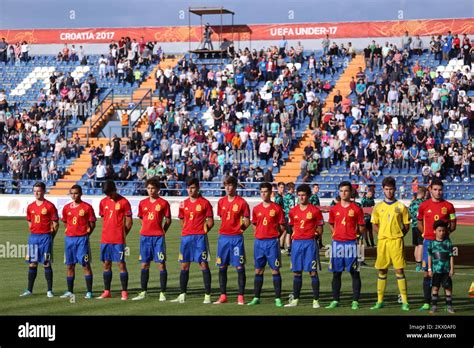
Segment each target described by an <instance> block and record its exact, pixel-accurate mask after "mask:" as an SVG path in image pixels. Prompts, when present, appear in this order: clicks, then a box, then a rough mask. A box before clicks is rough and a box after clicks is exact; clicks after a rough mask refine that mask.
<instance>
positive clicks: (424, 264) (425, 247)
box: [421, 239, 433, 272]
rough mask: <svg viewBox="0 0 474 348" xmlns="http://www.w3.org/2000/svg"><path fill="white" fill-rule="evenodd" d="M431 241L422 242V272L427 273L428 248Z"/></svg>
mask: <svg viewBox="0 0 474 348" xmlns="http://www.w3.org/2000/svg"><path fill="white" fill-rule="evenodd" d="M432 242H433V241H432V240H428V239H425V240H423V260H422V264H421V267H422V269H423V271H425V272H428V248H429V247H430V246H431V243H432Z"/></svg>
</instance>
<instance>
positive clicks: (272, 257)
mask: <svg viewBox="0 0 474 348" xmlns="http://www.w3.org/2000/svg"><path fill="white" fill-rule="evenodd" d="M253 258H254V264H255V269H263V268H264V267H265V265H266V264H267V262H268V265H269V266H270V268H271V269H273V270H279V269H280V267H281V254H280V243H279V241H278V238H271V239H255V242H254V245H253Z"/></svg>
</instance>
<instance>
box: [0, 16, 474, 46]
mask: <svg viewBox="0 0 474 348" xmlns="http://www.w3.org/2000/svg"><path fill="white" fill-rule="evenodd" d="M249 27H250V29H251V30H252V33H251V34H250V33H240V34H234V39H235V40H237V38H238V37H240V39H241V40H248V39H249V38H250V37H251V39H252V40H279V39H280V38H281V36H283V35H284V36H285V37H286V39H288V40H292V39H293V40H298V39H321V38H324V37H325V36H326V34H328V35H329V37H330V38H348V39H349V38H365V37H398V36H402V35H403V34H404V32H405V31H408V32H409V33H410V35H420V36H429V35H446V34H447V32H448V31H451V32H453V33H458V34H468V35H470V34H474V18H468V19H432V20H431V19H427V20H424V19H420V20H409V21H382V22H350V23H301V24H259V25H249ZM238 35H239V36H238ZM127 36H128V37H130V38H136V39H139V38H140V37H141V36H143V37H144V38H145V40H146V41H158V42H188V41H191V42H199V41H200V40H201V37H202V35H201V28H200V27H199V26H192V27H191V29H190V30H189V28H188V27H186V26H185V27H143V28H94V29H37V30H35V29H32V30H0V37H4V38H5V39H6V40H7V42H9V43H15V42H18V41H28V42H29V43H31V44H64V43H108V42H110V41H112V40H115V41H117V40H119V39H120V38H121V37H127ZM223 36H224V37H227V38H231V34H226V35H223ZM213 39H214V40H216V39H217V35H216V34H214V35H213Z"/></svg>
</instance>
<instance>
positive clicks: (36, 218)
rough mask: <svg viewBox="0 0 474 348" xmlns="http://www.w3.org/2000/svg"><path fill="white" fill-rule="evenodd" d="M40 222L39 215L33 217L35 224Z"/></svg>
mask: <svg viewBox="0 0 474 348" xmlns="http://www.w3.org/2000/svg"><path fill="white" fill-rule="evenodd" d="M40 222H41V215H35V224H39V223H40Z"/></svg>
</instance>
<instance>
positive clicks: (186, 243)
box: [179, 234, 211, 263]
mask: <svg viewBox="0 0 474 348" xmlns="http://www.w3.org/2000/svg"><path fill="white" fill-rule="evenodd" d="M210 259H211V255H209V241H208V240H207V235H206V234H194V235H190V236H183V237H182V238H181V245H180V247H179V262H197V263H201V262H206V263H207V262H209V261H210Z"/></svg>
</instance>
